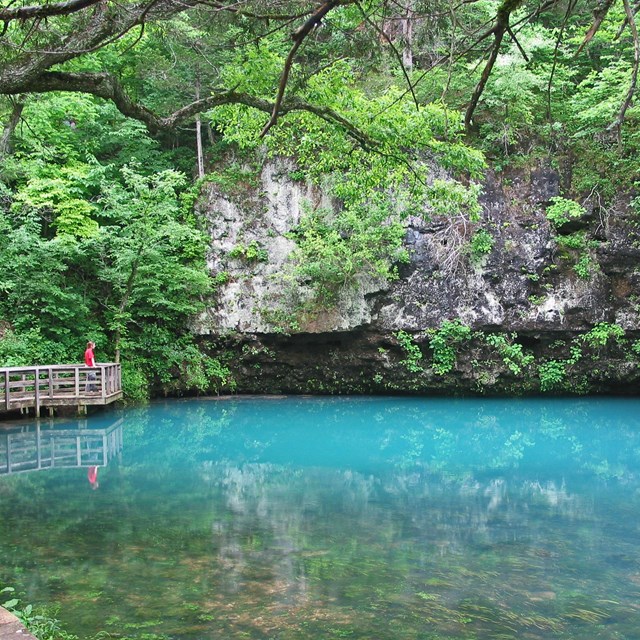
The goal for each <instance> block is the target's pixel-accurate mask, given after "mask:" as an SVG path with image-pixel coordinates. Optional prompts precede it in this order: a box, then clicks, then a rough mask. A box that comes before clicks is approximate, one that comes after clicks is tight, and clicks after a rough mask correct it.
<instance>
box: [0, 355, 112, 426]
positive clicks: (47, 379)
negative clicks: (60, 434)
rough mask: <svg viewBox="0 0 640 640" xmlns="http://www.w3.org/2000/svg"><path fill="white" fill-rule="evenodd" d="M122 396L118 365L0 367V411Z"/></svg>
mask: <svg viewBox="0 0 640 640" xmlns="http://www.w3.org/2000/svg"><path fill="white" fill-rule="evenodd" d="M121 397H122V375H121V368H120V364H116V363H111V362H109V363H105V364H97V365H96V366H95V367H87V366H85V365H80V364H52V365H42V366H35V367H3V368H0V411H13V410H15V409H22V408H28V407H34V408H35V409H36V415H40V407H55V406H72V405H78V406H86V405H92V404H97V405H100V404H109V403H111V402H114V401H115V400H119V399H120V398H121Z"/></svg>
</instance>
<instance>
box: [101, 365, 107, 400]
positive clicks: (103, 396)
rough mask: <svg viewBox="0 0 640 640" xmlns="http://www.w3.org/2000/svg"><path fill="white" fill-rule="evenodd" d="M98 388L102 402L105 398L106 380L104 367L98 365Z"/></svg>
mask: <svg viewBox="0 0 640 640" xmlns="http://www.w3.org/2000/svg"><path fill="white" fill-rule="evenodd" d="M100 382H101V385H100V388H101V390H102V399H103V400H104V399H105V398H106V397H107V379H106V367H105V366H104V365H100Z"/></svg>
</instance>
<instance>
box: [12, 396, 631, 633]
mask: <svg viewBox="0 0 640 640" xmlns="http://www.w3.org/2000/svg"><path fill="white" fill-rule="evenodd" d="M638 409H640V402H638V401H635V400H621V401H619V400H585V401H575V400H572V401H568V402H563V401H553V402H549V401H534V400H523V401H509V402H499V401H452V400H438V399H398V398H394V399H384V398H377V399H364V398H360V399H350V400H349V399H344V398H337V399H332V398H324V399H282V400H267V401H260V400H259V399H236V400H229V401H211V400H202V401H195V400H189V401H184V402H170V403H158V404H155V405H151V406H149V407H145V408H142V409H133V410H127V411H125V412H124V413H123V414H122V419H123V422H122V424H121V426H120V428H121V429H122V431H121V438H124V447H121V450H123V451H124V453H123V455H122V456H119V459H118V462H117V464H111V465H110V466H109V467H108V468H107V469H104V470H102V469H101V470H100V491H98V492H95V493H93V492H87V486H86V484H87V482H86V479H85V478H84V477H83V478H82V480H83V483H82V486H79V483H78V482H77V479H78V475H77V470H73V469H58V470H57V471H52V472H50V473H47V474H31V475H29V476H27V477H25V476H15V477H13V478H0V581H5V582H7V583H11V584H16V585H17V586H19V587H21V588H24V589H26V590H27V591H28V594H29V599H31V600H33V601H37V600H41V601H54V602H57V603H60V604H61V605H62V609H61V615H64V616H67V618H68V621H69V624H70V628H71V630H72V631H73V632H75V633H78V634H81V635H87V634H95V633H97V632H99V631H106V632H108V633H110V634H113V635H122V634H123V633H126V635H127V637H130V636H131V637H136V634H135V633H134V630H135V629H144V633H143V632H142V631H141V632H140V634H139V636H137V637H143V635H144V634H147V637H149V634H151V633H156V634H165V635H168V636H170V637H172V638H180V639H184V640H200V639H201V638H209V637H211V638H213V637H224V638H230V639H236V638H238V639H240V638H243V639H245V640H246V639H250V640H252V639H256V640H258V639H260V640H264V638H278V640H302V639H303V638H305V639H306V638H310V637H313V638H338V637H353V638H363V639H364V638H367V639H370V638H376V639H377V640H391V639H393V640H396V639H398V638H407V639H411V640H417V639H422V638H424V639H427V638H428V639H431V638H436V637H442V638H445V637H446V638H448V639H455V640H461V639H463V638H465V639H468V638H474V639H477V640H488V639H492V640H494V639H495V638H514V639H515V638H522V637H529V638H534V639H535V638H537V639H543V638H558V637H566V638H571V639H572V640H587V639H588V640H593V639H595V638H598V639H600V640H626V639H627V638H629V639H631V638H634V637H635V636H634V635H633V634H634V633H636V631H637V618H638V609H637V602H638V599H639V598H640V577H639V576H640V553H639V552H640V530H639V529H638V526H637V522H638V521H640V478H639V475H638V471H639V469H640V460H639V456H640V411H638ZM62 426H64V427H65V428H68V427H69V425H62ZM85 426H86V425H85ZM96 426H98V427H103V426H105V425H103V424H98V425H96ZM105 428H106V427H105ZM96 448H97V447H96ZM84 461H85V462H87V460H86V459H84ZM87 477H88V476H87ZM96 480H97V478H96ZM88 497H89V499H88ZM89 524H90V526H88V525H89Z"/></svg>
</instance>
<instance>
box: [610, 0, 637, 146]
mask: <svg viewBox="0 0 640 640" xmlns="http://www.w3.org/2000/svg"><path fill="white" fill-rule="evenodd" d="M622 2H623V4H624V10H625V12H626V14H627V22H628V23H629V30H630V31H631V36H632V37H633V71H632V73H631V82H630V83H629V90H628V91H627V95H626V97H625V99H624V102H623V103H622V106H621V107H620V111H619V113H618V117H617V118H616V120H615V122H614V123H613V124H612V125H611V127H612V128H614V129H615V130H616V133H617V136H618V142H619V143H620V142H621V134H622V123H623V122H624V117H625V115H626V113H627V109H628V108H629V107H630V106H631V101H632V100H633V96H634V94H635V92H636V86H637V84H638V66H640V41H639V40H638V29H637V27H636V19H635V17H634V15H633V9H632V8H631V5H630V4H629V0H622Z"/></svg>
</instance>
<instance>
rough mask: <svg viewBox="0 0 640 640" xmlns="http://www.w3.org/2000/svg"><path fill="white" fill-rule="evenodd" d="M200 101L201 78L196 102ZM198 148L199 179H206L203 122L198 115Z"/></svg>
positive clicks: (197, 83) (198, 83) (197, 82)
mask: <svg viewBox="0 0 640 640" xmlns="http://www.w3.org/2000/svg"><path fill="white" fill-rule="evenodd" d="M198 100H200V78H199V77H198V78H197V79H196V101H198ZM196 148H197V151H198V178H204V156H203V153H202V122H201V120H200V113H197V114H196Z"/></svg>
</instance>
